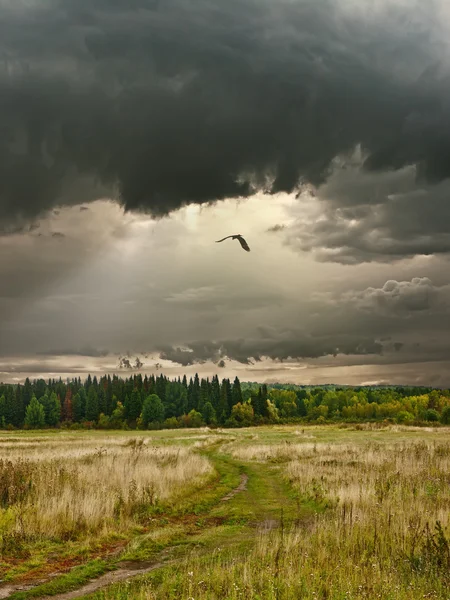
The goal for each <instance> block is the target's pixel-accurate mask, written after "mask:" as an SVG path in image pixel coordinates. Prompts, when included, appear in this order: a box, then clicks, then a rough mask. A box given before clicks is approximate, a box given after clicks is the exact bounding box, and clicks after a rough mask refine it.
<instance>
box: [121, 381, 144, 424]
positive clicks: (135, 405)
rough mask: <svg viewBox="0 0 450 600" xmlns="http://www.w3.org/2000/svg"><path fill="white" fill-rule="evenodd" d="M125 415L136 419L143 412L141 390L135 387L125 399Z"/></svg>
mask: <svg viewBox="0 0 450 600" xmlns="http://www.w3.org/2000/svg"><path fill="white" fill-rule="evenodd" d="M124 406H125V417H126V418H127V419H128V420H130V421H136V420H137V419H138V417H139V415H140V414H141V412H142V398H141V393H140V391H139V390H138V389H137V388H135V389H134V390H133V391H132V392H131V395H130V396H127V398H126V400H125V404H124Z"/></svg>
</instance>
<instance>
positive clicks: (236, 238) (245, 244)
mask: <svg viewBox="0 0 450 600" xmlns="http://www.w3.org/2000/svg"><path fill="white" fill-rule="evenodd" d="M228 238H232V239H233V240H239V243H240V244H241V246H242V247H243V248H244V250H246V251H247V252H250V248H249V245H248V244H247V242H246V241H245V240H244V238H243V237H242V235H241V234H240V233H238V234H237V235H227V237H224V238H222V239H221V240H216V244H218V243H219V242H223V240H227V239H228Z"/></svg>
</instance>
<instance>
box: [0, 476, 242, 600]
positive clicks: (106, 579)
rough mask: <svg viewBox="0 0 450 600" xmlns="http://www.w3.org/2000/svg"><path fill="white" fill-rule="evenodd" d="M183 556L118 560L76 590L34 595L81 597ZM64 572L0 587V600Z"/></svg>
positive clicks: (46, 599)
mask: <svg viewBox="0 0 450 600" xmlns="http://www.w3.org/2000/svg"><path fill="white" fill-rule="evenodd" d="M247 482H248V475H246V474H245V473H242V474H241V481H240V483H239V485H238V486H237V487H236V488H234V489H233V490H231V492H229V493H228V494H227V495H226V496H224V497H223V498H221V500H220V502H226V501H228V500H231V498H233V497H234V496H236V494H239V493H240V492H243V491H245V490H246V489H247ZM172 549H173V548H172V547H168V548H165V549H164V550H163V553H165V554H167V553H169V552H170V551H171V550H172ZM184 558H185V557H184V556H182V557H179V558H177V559H172V560H161V559H160V560H159V561H122V562H118V563H117V564H118V567H119V568H117V569H115V570H114V571H109V572H108V573H105V574H104V575H100V577H97V578H96V579H93V580H91V581H89V582H88V583H86V584H84V585H83V586H82V587H80V588H77V589H76V590H71V591H68V592H63V593H61V594H52V595H50V596H49V595H43V596H36V598H39V599H40V600H72V599H74V598H81V597H82V596H86V595H87V594H92V593H93V592H96V591H97V590H99V589H101V588H104V587H107V586H108V585H111V584H113V583H118V582H120V581H124V580H126V579H129V578H131V577H138V576H140V575H145V574H146V573H150V572H151V571H155V570H156V569H160V568H161V567H164V566H169V565H172V564H176V563H178V562H181V560H183V559H184ZM63 574H64V573H62V572H61V573H56V574H53V577H52V578H50V579H45V580H40V581H38V582H35V583H34V584H11V585H6V586H3V587H0V600H4V599H7V598H10V597H11V596H12V595H13V594H14V593H16V592H26V591H30V590H32V589H34V588H36V587H38V586H39V585H42V584H44V583H48V582H49V581H51V580H52V579H54V578H55V577H56V576H58V575H63Z"/></svg>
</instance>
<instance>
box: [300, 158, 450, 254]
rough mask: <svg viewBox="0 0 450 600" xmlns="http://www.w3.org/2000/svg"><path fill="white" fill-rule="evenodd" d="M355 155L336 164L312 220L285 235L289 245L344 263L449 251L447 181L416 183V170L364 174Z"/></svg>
mask: <svg viewBox="0 0 450 600" xmlns="http://www.w3.org/2000/svg"><path fill="white" fill-rule="evenodd" d="M362 164H363V157H362V156H361V154H360V153H359V152H357V153H356V155H354V156H353V157H342V158H341V160H340V161H335V164H334V167H333V170H332V172H331V173H330V176H329V178H328V180H327V181H326V183H324V184H323V185H321V186H319V188H318V190H317V197H316V201H315V202H312V203H310V205H309V206H310V209H311V215H310V217H309V218H306V219H305V217H304V215H303V214H302V217H301V218H300V219H298V221H297V222H296V223H295V224H294V225H293V226H292V228H291V229H289V230H288V240H289V243H290V244H291V245H293V246H294V247H297V248H299V249H301V250H303V251H312V252H313V253H314V255H315V257H316V258H318V259H319V260H323V261H333V262H339V263H343V264H358V263H362V262H373V261H379V262H391V261H393V260H400V259H403V258H407V257H413V256H416V255H431V254H448V253H449V252H450V227H449V222H450V202H449V201H448V198H449V196H450V179H448V178H447V179H444V180H443V181H441V182H439V183H426V182H424V181H418V180H417V177H418V172H419V169H418V168H417V167H416V166H407V167H404V168H401V169H398V170H396V171H393V170H390V171H382V172H376V173H375V172H368V171H367V170H364V168H363V166H362Z"/></svg>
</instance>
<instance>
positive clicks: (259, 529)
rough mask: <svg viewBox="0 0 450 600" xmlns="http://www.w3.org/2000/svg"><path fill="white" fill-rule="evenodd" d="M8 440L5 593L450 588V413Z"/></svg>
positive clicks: (334, 597) (2, 543) (417, 593)
mask: <svg viewBox="0 0 450 600" xmlns="http://www.w3.org/2000/svg"><path fill="white" fill-rule="evenodd" d="M0 456H1V460H0V502H1V505H0V506H1V508H0V549H1V562H0V569H1V573H0V577H1V578H2V579H3V580H4V583H3V584H0V598H1V597H7V596H6V593H7V592H8V593H11V594H12V596H10V597H11V598H15V599H19V598H28V597H40V596H44V595H45V596H50V595H54V596H55V597H56V598H59V597H61V598H62V597H64V599H66V598H69V597H71V598H75V597H93V598H94V597H95V598H104V599H111V600H112V599H121V598H155V599H156V598H158V599H159V598H173V599H175V598H180V599H186V600H187V599H189V598H190V599H194V600H201V599H207V598H208V599H211V600H215V599H224V600H225V599H238V598H251V599H255V600H256V599H264V600H265V599H267V600H271V599H277V600H280V599H291V598H292V599H297V598H307V599H315V598H323V599H331V600H338V599H344V598H355V599H356V598H385V599H388V598H389V599H393V600H394V599H400V600H402V599H407V598H408V599H409V598H424V597H426V598H442V599H444V598H445V599H448V598H450V593H449V592H448V589H450V575H449V574H450V548H449V539H450V429H448V428H447V429H444V428H436V429H432V428H412V427H401V426H396V427H390V428H384V429H383V428H374V427H371V426H369V425H367V426H356V427H328V426H327V427H325V426H324V427H305V428H298V427H293V426H279V427H276V426H273V427H264V428H263V427H261V428H249V429H241V430H215V431H210V430H207V429H202V430H183V431H180V430H175V431H155V432H142V433H140V434H139V435H138V436H137V435H136V432H115V433H111V434H105V433H104V432H98V431H97V432H76V433H74V432H70V433H69V432H41V433H35V432H34V433H30V432H28V433H25V432H23V433H22V432H20V433H17V432H12V433H4V434H2V435H1V436H0ZM239 484H241V485H239ZM233 489H235V493H234V494H233V493H232V494H230V491H232V490H233ZM228 494H229V495H228ZM227 495H228V496H227ZM224 498H226V501H224V500H223V499H224ZM124 566H127V568H128V569H131V571H130V572H128V571H127V570H126V569H124ZM139 568H145V570H146V571H148V572H147V573H145V574H143V575H141V576H139V577H135V576H133V575H136V573H138V572H139V571H138V570H137V569H139ZM122 573H123V577H122ZM100 576H103V579H101V580H99V582H98V588H99V589H98V590H95V586H96V585H97V584H96V583H95V579H96V578H98V577H100ZM114 577H116V579H117V580H120V579H121V578H122V579H124V581H122V582H120V581H119V582H118V583H113V582H114V581H115V579H114ZM88 580H94V584H93V587H92V585H91V588H89V589H88V588H83V585H84V584H85V583H86V582H87V581H88ZM26 584H27V585H28V586H29V587H28V589H22V590H19V587H18V586H19V585H22V586H23V585H26ZM108 584H109V585H108ZM2 585H3V588H2V587H1V586H2ZM2 589H3V592H2ZM69 590H73V591H72V592H71V595H70V596H67V595H64V596H59V594H62V593H64V592H65V593H66V594H67V592H68V591H69ZM88 591H89V592H90V595H89V596H87V595H86V594H87V593H88ZM85 592H86V593H85Z"/></svg>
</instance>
